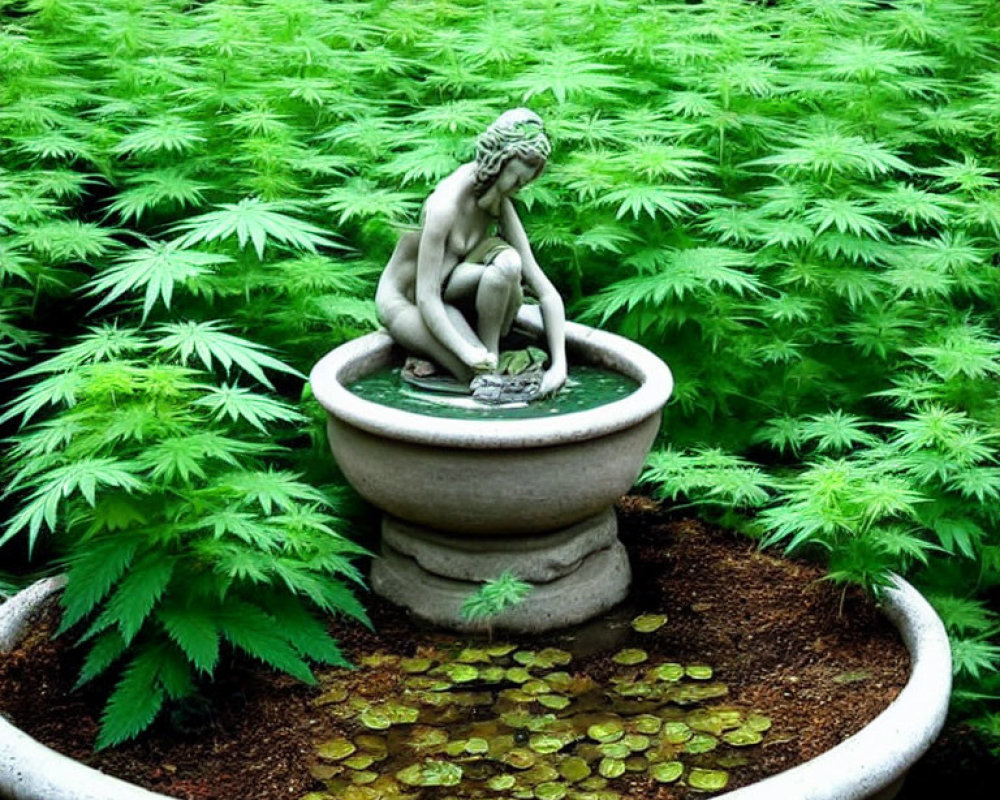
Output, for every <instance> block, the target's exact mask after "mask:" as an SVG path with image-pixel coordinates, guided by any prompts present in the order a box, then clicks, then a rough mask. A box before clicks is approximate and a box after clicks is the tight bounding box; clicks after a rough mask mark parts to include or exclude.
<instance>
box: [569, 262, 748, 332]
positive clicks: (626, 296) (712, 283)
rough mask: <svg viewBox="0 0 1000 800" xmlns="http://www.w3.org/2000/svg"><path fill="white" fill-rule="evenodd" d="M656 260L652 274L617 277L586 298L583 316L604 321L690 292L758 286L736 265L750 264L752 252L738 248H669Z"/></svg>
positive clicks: (744, 289)
mask: <svg viewBox="0 0 1000 800" xmlns="http://www.w3.org/2000/svg"><path fill="white" fill-rule="evenodd" d="M660 261H661V264H662V266H660V267H659V271H658V272H656V273H655V274H652V275H643V276H640V277H637V278H627V279H625V280H623V281H618V282H617V283H614V284H612V285H611V286H609V287H608V288H607V289H605V290H604V291H603V292H601V294H600V295H598V296H597V297H596V298H594V299H592V300H588V301H587V302H586V307H587V314H586V316H588V317H591V318H598V319H600V320H601V322H606V321H607V320H608V319H610V318H611V317H612V316H613V315H614V314H616V313H618V312H619V311H627V310H631V309H633V308H636V307H637V306H639V305H641V304H648V305H650V306H653V307H657V306H660V307H662V306H663V305H664V304H666V303H670V302H675V301H682V300H684V299H685V297H687V296H689V295H692V294H702V293H715V292H720V291H728V292H732V293H734V294H736V295H743V294H746V293H755V292H758V291H759V290H760V282H759V280H758V279H757V278H756V277H755V276H754V275H752V274H749V273H747V272H743V271H741V270H740V269H739V268H740V267H743V268H746V267H749V266H751V265H752V264H753V258H752V256H751V255H750V254H749V253H745V252H743V251H740V250H735V249H731V248H726V247H691V248H688V249H685V250H670V251H668V252H666V253H664V254H663V255H662V257H661V259H660Z"/></svg>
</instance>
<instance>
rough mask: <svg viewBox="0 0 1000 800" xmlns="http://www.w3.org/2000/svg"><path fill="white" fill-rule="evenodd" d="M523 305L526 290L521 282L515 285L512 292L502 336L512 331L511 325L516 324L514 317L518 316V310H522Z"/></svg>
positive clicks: (501, 331)
mask: <svg viewBox="0 0 1000 800" xmlns="http://www.w3.org/2000/svg"><path fill="white" fill-rule="evenodd" d="M522 305H524V290H523V289H522V288H521V284H520V283H518V284H517V286H515V287H514V291H512V292H511V293H510V301H509V302H508V303H507V313H506V314H505V315H504V320H503V327H502V328H501V329H500V335H501V336H506V335H507V334H508V333H510V329H511V326H512V325H513V324H514V318H515V317H516V316H517V312H518V311H520V310H521V306H522Z"/></svg>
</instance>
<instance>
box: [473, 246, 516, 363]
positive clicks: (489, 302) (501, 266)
mask: <svg viewBox="0 0 1000 800" xmlns="http://www.w3.org/2000/svg"><path fill="white" fill-rule="evenodd" d="M520 286H521V260H520V259H519V258H507V259H504V260H503V261H499V260H498V261H497V262H494V263H493V264H491V265H490V266H489V267H487V268H486V269H485V270H483V276H482V278H480V279H479V288H478V289H477V290H476V313H477V315H478V320H477V326H476V330H477V332H478V334H479V338H480V339H482V341H483V344H484V345H485V346H486V349H487V350H489V351H490V352H491V353H494V354H497V353H499V350H500V334H501V333H502V332H503V331H504V330H505V329H506V328H509V327H510V320H509V319H508V318H509V317H510V313H509V310H510V306H511V305H512V304H513V302H514V300H515V299H516V293H517V292H519V291H520ZM518 306H520V303H518ZM511 319H512V318H511Z"/></svg>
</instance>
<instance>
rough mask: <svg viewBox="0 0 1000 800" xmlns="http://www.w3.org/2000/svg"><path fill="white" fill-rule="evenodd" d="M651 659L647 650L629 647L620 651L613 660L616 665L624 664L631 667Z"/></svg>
mask: <svg viewBox="0 0 1000 800" xmlns="http://www.w3.org/2000/svg"><path fill="white" fill-rule="evenodd" d="M648 658H649V653H647V652H646V651H645V650H640V649H639V648H638V647H627V648H625V649H624V650H620V651H619V652H617V653H615V654H614V655H613V656H612V657H611V660H612V661H614V662H615V663H616V664H622V665H623V666H626V667H631V666H634V665H636V664H641V663H642V662H643V661H646V660H647V659H648Z"/></svg>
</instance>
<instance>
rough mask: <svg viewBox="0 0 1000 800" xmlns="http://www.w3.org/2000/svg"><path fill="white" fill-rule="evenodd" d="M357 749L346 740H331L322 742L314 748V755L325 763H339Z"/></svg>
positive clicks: (352, 743)
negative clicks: (325, 761)
mask: <svg viewBox="0 0 1000 800" xmlns="http://www.w3.org/2000/svg"><path fill="white" fill-rule="evenodd" d="M357 749H358V748H357V747H356V746H355V744H354V742H352V741H349V740H347V739H331V740H330V741H328V742H323V743H322V744H321V745H319V747H317V748H316V753H317V755H319V757H320V758H322V759H325V760H327V761H340V760H341V759H342V758H347V757H348V756H349V755H351V754H352V753H354V751H356V750H357Z"/></svg>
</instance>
